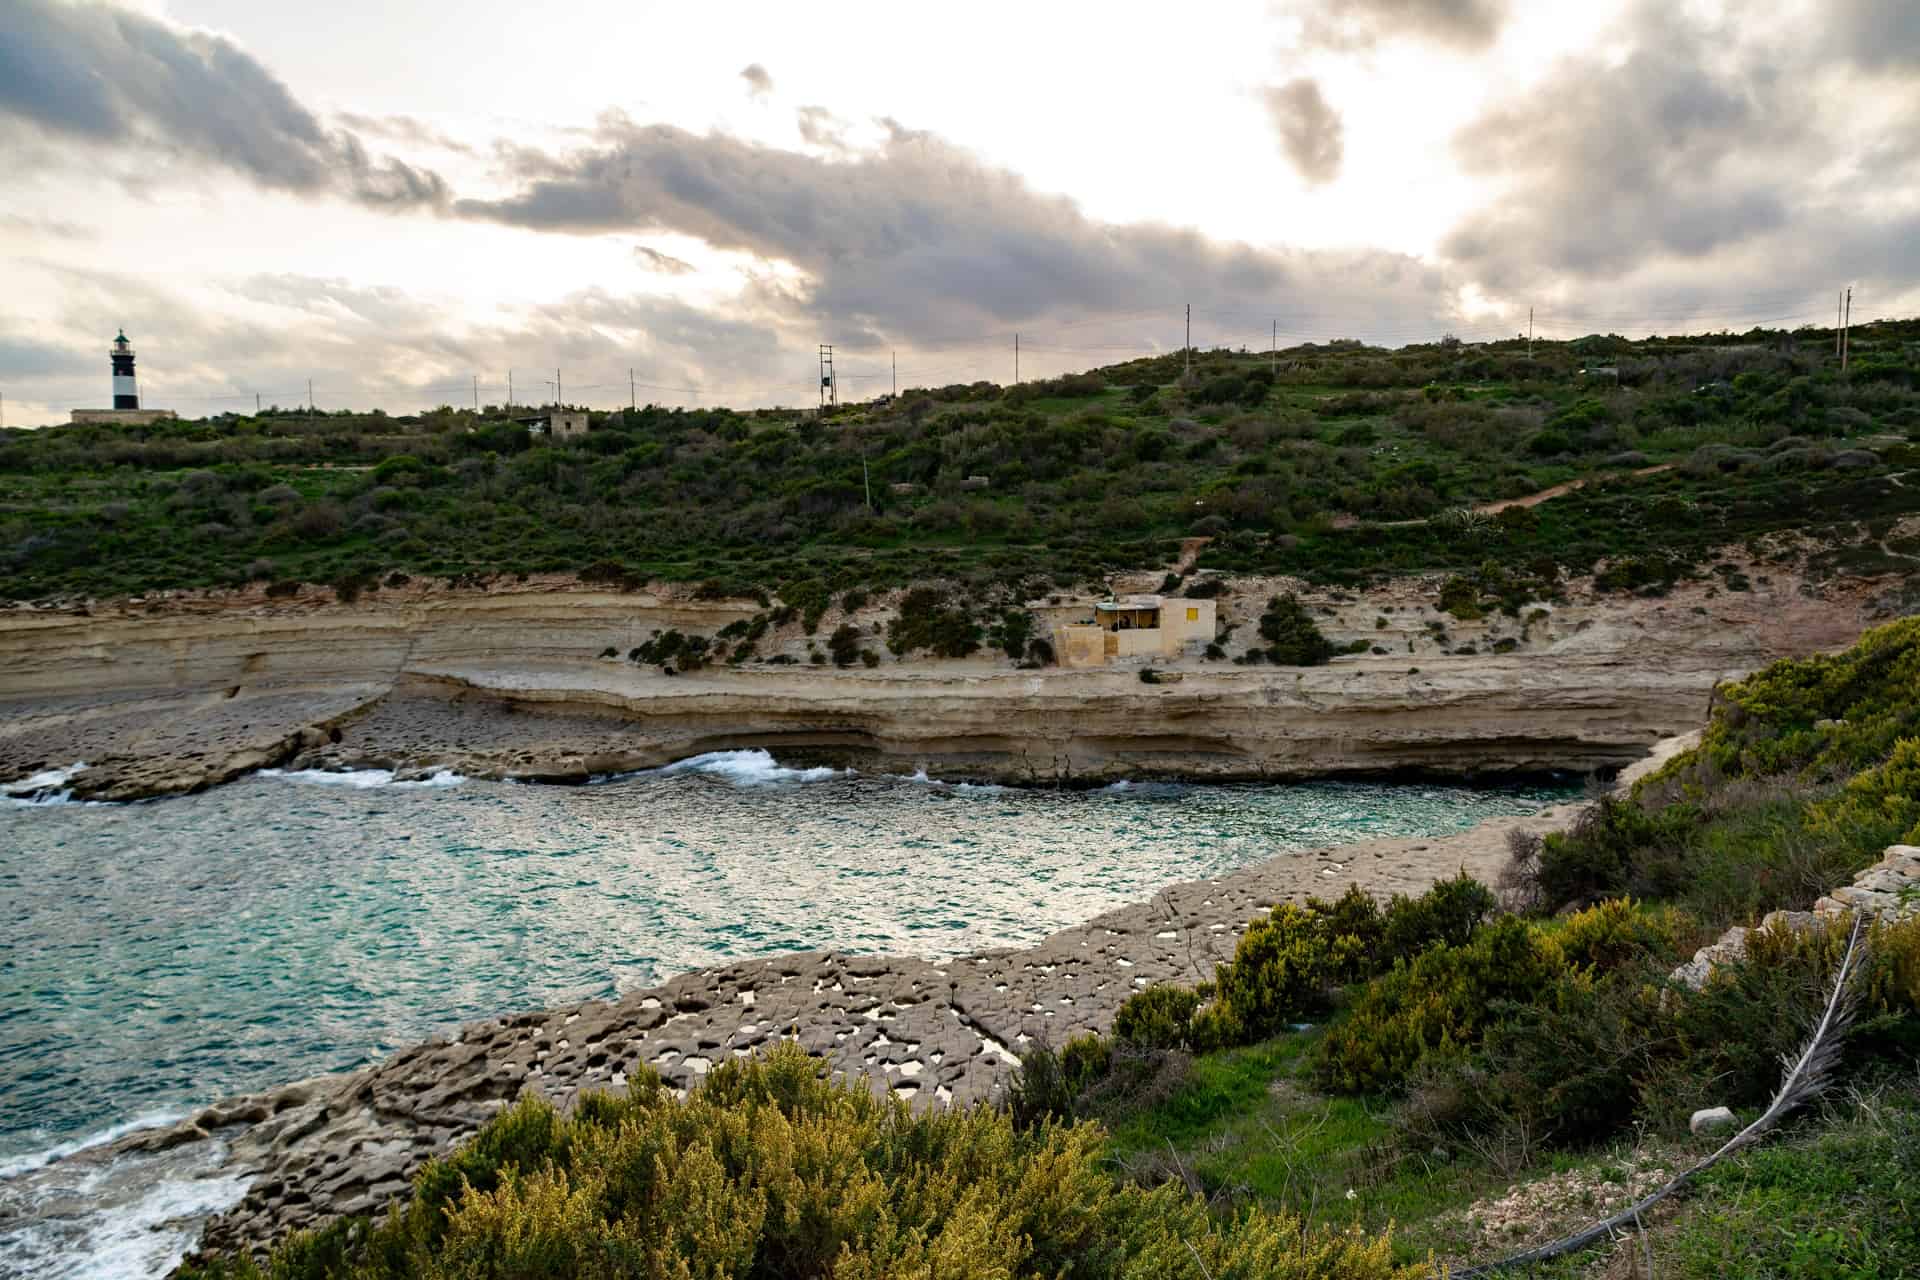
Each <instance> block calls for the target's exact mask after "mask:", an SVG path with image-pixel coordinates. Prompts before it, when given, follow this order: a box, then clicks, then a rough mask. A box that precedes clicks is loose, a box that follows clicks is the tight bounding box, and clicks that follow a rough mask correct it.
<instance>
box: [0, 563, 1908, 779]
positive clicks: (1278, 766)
mask: <svg viewBox="0 0 1920 1280" xmlns="http://www.w3.org/2000/svg"><path fill="white" fill-rule="evenodd" d="M1235 581H1236V587H1235V594H1234V596H1232V597H1230V598H1229V599H1227V600H1224V601H1222V605H1223V620H1224V621H1227V622H1230V623H1233V624H1234V625H1235V626H1236V627H1238V628H1239V630H1240V633H1241V634H1251V623H1252V620H1253V618H1254V616H1256V615H1257V613H1258V610H1259V607H1260V604H1261V602H1262V601H1263V600H1264V599H1265V597H1266V595H1267V594H1268V593H1270V592H1272V591H1275V590H1280V589H1295V588H1298V587H1299V584H1296V583H1289V582H1285V581H1269V580H1235ZM1303 598H1304V599H1305V600H1306V601H1307V602H1308V603H1309V605H1310V607H1312V608H1313V609H1314V611H1315V613H1316V616H1317V617H1318V619H1319V621H1320V625H1321V626H1322V627H1323V629H1325V630H1326V631H1327V633H1328V634H1329V635H1330V636H1331V637H1332V638H1334V639H1335V640H1336V641H1339V642H1347V641H1352V640H1361V641H1365V642H1366V643H1367V644H1368V645H1369V646H1370V647H1371V648H1375V649H1378V650H1380V652H1378V653H1374V652H1367V653H1364V654H1359V655H1353V656H1348V657H1342V658H1339V659H1336V660H1335V661H1334V662H1333V663H1332V664H1330V665H1328V666H1324V667H1314V668H1304V669H1302V668H1275V667H1269V666H1262V665H1255V666H1236V665H1234V664H1232V663H1224V662H1203V661H1201V660H1199V659H1198V657H1189V658H1188V659H1185V660H1183V661H1182V662H1181V663H1180V664H1179V669H1178V670H1177V671H1174V672H1170V674H1177V675H1178V676H1179V677H1180V678H1179V679H1178V680H1173V679H1168V680H1166V681H1165V682H1163V683H1160V684H1142V683H1141V681H1140V680H1139V678H1138V672H1137V671H1135V670H1132V669H1124V670H1101V671H1061V670H1057V669H1046V670H1035V671H1022V670H1017V669H1015V668H1014V667H1013V666H1012V665H1011V664H1010V663H1009V662H1007V661H1006V660H1005V659H1004V658H996V657H990V656H986V655H981V656H977V657H975V658H971V659H967V660H963V661H957V662H934V661H925V660H915V661H908V662H895V661H892V660H891V659H889V660H887V661H885V662H883V663H882V664H881V665H880V666H879V667H878V668H876V669H871V670H869V669H866V668H864V667H858V668H855V669H853V670H849V671H837V670H834V669H832V668H830V667H829V668H823V667H814V666H810V665H807V664H806V663H805V662H804V661H801V662H800V665H798V666H785V667H781V666H773V665H769V664H764V663H760V664H748V665H746V666H742V667H739V668H727V667H720V668H708V669H706V670H702V671H699V672H696V673H692V674H685V675H679V676H667V675H664V674H662V673H661V672H660V671H659V670H657V669H655V668H652V667H643V666H639V665H636V664H634V663H631V662H628V661H626V660H625V659H624V658H622V657H620V656H618V655H621V654H624V653H626V652H628V651H629V649H631V648H632V647H633V646H634V645H636V644H638V643H640V642H642V641H643V640H645V639H646V637H647V636H648V635H650V634H651V633H652V632H653V631H655V630H660V629H665V628H681V629H683V630H686V631H689V632H697V633H700V634H713V633H716V632H717V631H719V630H720V629H721V628H722V627H724V626H725V625H726V624H727V623H729V622H733V621H738V620H741V619H743V618H746V617H749V616H751V615H752V614H753V612H754V611H755V608H756V606H754V605H751V604H741V603H729V602H718V603H715V602H696V601H688V600H675V599H673V598H671V597H670V596H669V595H667V594H662V593H655V594H649V593H645V592H638V593H632V594H622V593H618V592H607V591H603V590H596V589H588V588H580V587H577V586H576V587H571V588H564V589H563V588H561V587H558V586H546V587H538V588H536V587H534V586H529V587H527V588H525V589H516V590H506V591H492V592H485V591H468V592H440V593H437V594H418V593H413V594H410V593H407V592H402V593H399V594H397V595H395V596H393V597H392V598H385V597H382V598H377V599H374V600H372V601H370V602H363V603H361V604H357V605H354V606H340V605H324V606H322V605H313V604H305V603H301V602H298V601H296V602H293V603H285V602H266V601H263V600H259V599H255V598H250V597H246V598H233V599H207V598H200V599H183V600H168V601H162V602H156V603H154V604H152V605H149V606H146V607H143V608H141V609H133V608H130V607H124V606H123V607H119V608H112V607H105V606H102V607H98V608H95V609H94V610H93V611H92V612H91V613H90V614H87V615H85V616H81V615H79V614H75V613H61V612H54V611H49V610H38V609H29V610H21V609H15V610H9V611H5V612H0V780H4V779H11V778H19V777H25V776H29V775H32V774H35V773H38V772H40V771H42V770H45V769H49V768H61V767H65V766H68V765H71V764H73V763H75V762H77V761H85V762H87V763H88V765H89V766H90V767H89V768H88V769H87V770H86V771H85V773H84V774H81V775H78V776H76V778H75V779H74V781H73V784H72V785H73V787H74V789H75V792H76V794H77V795H79V796H81V797H83V798H97V799H129V798H135V797H138V796H145V795H162V794H170V793H176V792H181V791H190V790H195V789H198V788H200V787H204V786H209V785H213V784H216V783H218V782H221V781H224V780H226V779H227V778H230V777H232V776H235V775H236V774H238V773H241V772H244V771H246V770H248V769H252V768H259V767H261V766H263V765H268V764H283V763H290V762H291V763H296V764H298V765H300V766H302V767H323V768H324V767H360V766H368V765H372V766H378V767H388V768H401V769H406V768H429V767H450V768H454V769H457V770H459V771H461V772H463V773H468V774H472V775H475V776H483V777H518V778H529V779H542V780H551V781H566V780H572V781H578V780H583V779H585V778H587V777H589V776H592V775H593V774H596V773H608V772H618V771H622V770H629V769H640V768H647V767H651V766H654V765H659V764H663V763H667V762H669V761H671V760H675V759H679V758H683V757H685V756H688V755H694V754H698V753H700V752H703V751H710V750H716V749H722V748H735V747H768V748H771V749H773V750H776V751H778V752H782V753H786V754H793V753H811V754H814V755H818V756H821V757H823V758H830V759H833V760H834V761H836V762H839V763H851V764H855V765H857V766H860V767H863V768H872V769H877V770H885V771H900V772H908V773H911V772H912V771H914V770H915V769H919V768H925V769H927V770H928V771H929V772H930V773H934V774H937V775H940V776H947V777H956V778H959V777H969V778H990V779H995V780H1000V781H1014V782H1030V783H1055V782H1068V783H1076V782H1100V781H1107V780H1113V779H1116V778H1121V777H1146V776H1179V777H1193V778H1217V779H1227V778H1243V779H1254V778H1276V777H1300V776H1317V775H1326V774H1332V773H1368V772H1374V773H1378V772H1387V771H1394V770H1430V771H1435V772H1440V773H1447V774H1453V775H1463V774H1471V773H1484V772H1518V771H1528V770H1545V769H1573V770H1590V769H1600V768H1606V767H1611V766H1617V765H1620V764H1623V763H1625V762H1627V761H1629V760H1632V759H1635V758H1637V757H1638V756H1639V755H1641V754H1642V753H1643V752H1644V751H1645V750H1646V749H1647V747H1648V746H1649V745H1650V744H1651V743H1652V742H1654V741H1656V740H1658V739H1660V738H1662V737H1665V736H1668V735H1671V734H1675V733H1679V732H1682V731H1684V730H1685V729H1688V728H1691V727H1692V726H1693V725H1695V724H1697V723H1698V722H1699V720H1700V718H1701V715H1702V713H1703V710H1704V707H1705V705H1706V700H1707V697H1708V694H1709V691H1710V690H1711V689H1712V687H1713V685H1714V684H1715V682H1716V681H1719V680H1723V679H1726V678H1729V677H1732V676H1737V675H1740V674H1743V673H1745V672H1746V671H1748V670H1751V669H1753V668H1754V667H1756V666H1759V665H1762V664H1764V663H1765V662H1768V661H1771V660H1773V659H1774V658H1777V657H1780V656H1783V655H1785V654H1788V653H1804V652H1807V651H1809V650H1813V649H1819V648H1828V647H1837V646H1841V645H1845V644H1847V643H1850V642H1851V641H1852V640H1853V639H1854V638H1855V637H1856V636H1857V635H1858V633H1859V631H1860V630H1861V629H1862V627H1863V626H1864V625H1865V624H1866V623H1867V621H1868V620H1869V613H1870V611H1871V591H1870V590H1868V589H1867V588H1865V587H1863V586H1861V585H1859V584H1854V585H1853V586H1845V585H1841V586H1822V587H1818V588H1815V587H1811V586H1808V585H1806V584H1804V583H1800V582H1798V581H1796V580H1793V579H1790V578H1785V577H1783V578H1780V579H1778V580H1775V581H1772V582H1770V583H1769V584H1768V585H1765V586H1763V587H1761V588H1760V589H1759V590H1756V591H1754V592H1752V593H1741V594H1725V593H1716V591H1715V589H1714V588H1712V587H1710V586H1707V585H1704V584H1698V585H1692V586H1685V587H1682V588H1679V589H1677V590H1676V591H1675V592H1674V593H1673V594H1672V595H1670V596H1669V597H1666V598H1664V599H1662V600H1659V601H1648V600H1639V599H1629V598H1621V597H1596V596H1593V595H1591V594H1590V593H1583V592H1582V591H1581V590H1580V589H1578V588H1570V589H1569V600H1568V601H1567V602H1566V603H1564V604H1560V605H1556V606H1553V607H1551V608H1541V609H1537V610H1528V611H1526V613H1525V614H1524V617H1523V618H1521V619H1508V618H1500V617H1497V616H1496V617H1493V618H1487V619H1478V620H1474V621H1471V622H1465V621H1461V620H1459V619H1455V618H1451V617H1449V616H1447V615H1444V614H1440V613H1438V612H1436V611H1435V610H1434V609H1433V608H1432V604H1431V602H1432V599H1433V589H1432V584H1420V583H1406V584H1399V585H1397V586H1394V587H1391V588H1387V589H1383V590H1381V591H1378V592H1373V593H1369V594H1366V595H1362V596H1344V595H1336V594H1332V593H1325V592H1322V593H1318V594H1316V593H1313V592H1307V593H1306V594H1305V596H1304V597H1303ZM1042 612H1044V610H1043V611H1042ZM885 617H886V608H885V607H884V606H883V605H873V606H869V607H867V608H865V609H863V610H862V611H861V612H860V613H858V614H856V615H853V616H852V618H851V619H850V620H851V621H852V622H853V623H854V624H855V625H858V626H859V627H861V628H863V629H864V631H865V632H866V634H867V635H868V637H869V638H868V640H867V641H866V643H867V644H868V645H869V647H872V648H875V649H879V648H880V647H882V646H881V643H880V641H879V639H878V638H877V636H876V635H875V632H876V631H877V630H878V629H880V628H882V626H883V624H884V621H885ZM837 619H838V615H837V614H834V615H829V617H828V619H827V620H826V621H825V622H824V623H823V624H822V627H823V628H826V627H831V626H832V625H834V624H835V622H836V621H837ZM789 633H790V634H789ZM808 642H809V637H807V636H805V635H803V634H801V632H800V631H799V624H797V623H790V624H788V626H787V628H786V629H785V630H784V631H777V632H773V633H770V634H769V636H768V637H767V639H766V640H765V642H764V644H763V648H762V650H761V653H762V656H773V655H774V654H776V653H779V654H781V655H784V656H786V657H790V658H800V659H804V656H805V654H806V652H807V649H806V646H807V644H808ZM1496 646H1500V651H1498V652H1496V651H1495V648H1496ZM609 652H611V654H613V655H614V656H611V657H609V656H604V655H607V654H609Z"/></svg>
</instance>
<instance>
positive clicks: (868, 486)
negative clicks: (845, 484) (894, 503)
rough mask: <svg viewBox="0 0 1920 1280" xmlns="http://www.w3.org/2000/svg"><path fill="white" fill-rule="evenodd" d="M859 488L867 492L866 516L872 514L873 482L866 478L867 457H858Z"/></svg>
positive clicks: (862, 455) (863, 454)
mask: <svg viewBox="0 0 1920 1280" xmlns="http://www.w3.org/2000/svg"><path fill="white" fill-rule="evenodd" d="M860 487H861V488H862V489H865V490H866V491H867V514H868V515H872V514H873V481H872V480H871V479H869V478H868V476H867V455H866V454H865V453H862V454H861V455H860Z"/></svg>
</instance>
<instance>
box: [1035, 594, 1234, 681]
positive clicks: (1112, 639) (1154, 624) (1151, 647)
mask: <svg viewBox="0 0 1920 1280" xmlns="http://www.w3.org/2000/svg"><path fill="white" fill-rule="evenodd" d="M1089 612H1090V613H1091V614H1092V617H1091V618H1089V619H1088V620H1087V621H1084V622H1067V623H1062V624H1060V625H1058V626H1056V627H1055V628H1054V644H1053V652H1054V658H1055V660H1056V661H1058V662H1059V664H1060V665H1061V666H1063V667H1100V666H1105V665H1106V664H1107V663H1109V662H1112V661H1114V660H1115V659H1118V658H1177V657H1179V656H1180V655H1181V654H1182V653H1183V652H1185V651H1186V650H1187V649H1188V647H1189V646H1202V645H1206V644H1210V643H1211V642H1212V641H1213V635H1214V622H1215V610H1214V602H1213V601H1211V600H1183V599H1168V598H1166V597H1164V596H1121V597H1119V598H1117V599H1113V600H1100V601H1096V602H1095V603H1094V604H1093V605H1092V607H1091V608H1090V609H1089Z"/></svg>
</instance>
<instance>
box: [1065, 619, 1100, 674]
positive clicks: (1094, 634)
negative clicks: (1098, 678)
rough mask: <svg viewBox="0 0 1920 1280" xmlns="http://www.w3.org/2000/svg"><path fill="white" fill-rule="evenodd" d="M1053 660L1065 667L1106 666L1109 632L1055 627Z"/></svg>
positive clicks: (1081, 627)
mask: <svg viewBox="0 0 1920 1280" xmlns="http://www.w3.org/2000/svg"><path fill="white" fill-rule="evenodd" d="M1053 658H1054V661H1055V662H1058V663H1059V664H1060V665H1061V666H1063V667H1100V666H1105V665H1106V661H1107V632H1105V631H1103V630H1101V629H1100V628H1099V627H1091V626H1064V627H1055V628H1054V629H1053Z"/></svg>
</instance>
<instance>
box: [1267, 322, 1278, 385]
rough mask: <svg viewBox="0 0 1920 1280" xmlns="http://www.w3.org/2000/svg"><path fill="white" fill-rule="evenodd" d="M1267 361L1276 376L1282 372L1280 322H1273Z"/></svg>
mask: <svg viewBox="0 0 1920 1280" xmlns="http://www.w3.org/2000/svg"><path fill="white" fill-rule="evenodd" d="M1267 363H1268V365H1269V367H1270V368H1271V369H1272V371H1273V373H1274V374H1275V376H1278V375H1279V373H1280V322H1279V321H1278V320H1275V321H1274V322H1273V338H1272V340H1271V341H1270V342H1268V344H1267Z"/></svg>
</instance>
